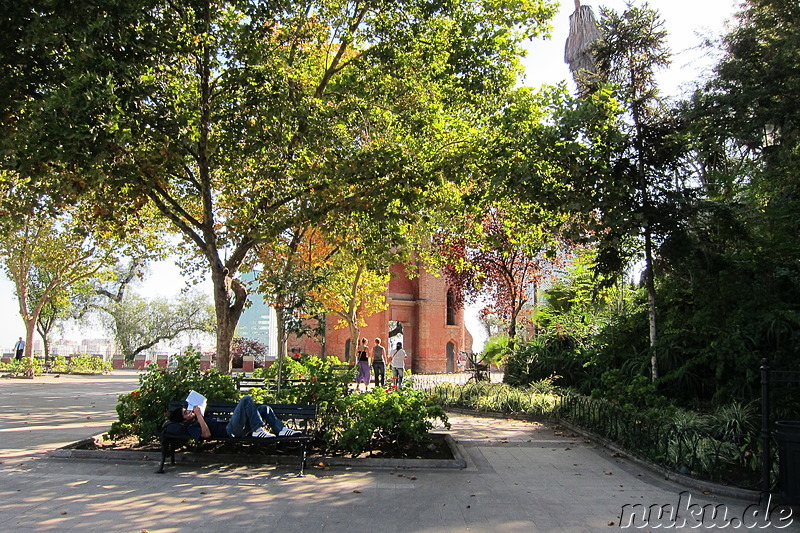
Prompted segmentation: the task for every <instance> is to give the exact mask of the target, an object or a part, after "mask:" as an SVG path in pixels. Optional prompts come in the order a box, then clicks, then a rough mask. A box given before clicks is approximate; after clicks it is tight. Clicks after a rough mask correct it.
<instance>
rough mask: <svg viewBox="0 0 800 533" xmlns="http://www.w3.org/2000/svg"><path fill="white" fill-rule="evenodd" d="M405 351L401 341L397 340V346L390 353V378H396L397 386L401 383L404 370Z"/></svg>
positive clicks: (406, 355)
mask: <svg viewBox="0 0 800 533" xmlns="http://www.w3.org/2000/svg"><path fill="white" fill-rule="evenodd" d="M406 357H408V354H406V351H405V350H404V349H403V343H402V342H398V343H397V348H396V349H395V351H394V353H393V354H392V379H396V380H397V388H398V389H399V388H400V385H402V384H403V376H404V374H405V372H406Z"/></svg>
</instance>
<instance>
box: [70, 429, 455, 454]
mask: <svg viewBox="0 0 800 533" xmlns="http://www.w3.org/2000/svg"><path fill="white" fill-rule="evenodd" d="M75 449H79V450H105V451H125V452H156V453H161V447H160V445H159V444H158V442H152V443H148V444H144V445H141V444H139V441H138V439H136V438H135V437H129V438H125V439H118V440H102V439H100V438H95V439H94V440H88V441H84V442H81V443H80V444H79V445H77V446H75ZM202 449H203V453H211V454H225V455H270V454H271V453H272V452H271V450H270V448H269V447H264V446H259V445H257V444H256V445H252V446H251V445H247V444H235V443H230V442H206V443H204V444H203V448H202ZM308 451H309V454H311V455H321V456H328V457H360V458H363V457H373V458H380V459H445V460H452V459H454V458H455V457H454V455H453V450H452V449H451V448H450V445H449V444H448V442H447V440H446V439H445V436H444V435H442V434H439V433H430V434H428V436H427V437H426V438H425V439H423V440H421V441H419V442H414V443H410V444H408V445H406V446H403V447H400V448H398V447H389V448H386V449H382V448H375V449H373V450H369V451H367V452H364V453H362V454H360V455H356V456H353V455H352V454H349V453H346V452H343V451H337V450H328V449H325V448H323V447H322V446H320V444H319V443H314V444H312V445H311V446H309V450H308Z"/></svg>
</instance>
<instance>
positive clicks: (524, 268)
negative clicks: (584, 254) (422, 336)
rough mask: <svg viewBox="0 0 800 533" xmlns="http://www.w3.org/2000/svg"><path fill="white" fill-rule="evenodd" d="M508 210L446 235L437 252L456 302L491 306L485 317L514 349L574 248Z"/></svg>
mask: <svg viewBox="0 0 800 533" xmlns="http://www.w3.org/2000/svg"><path fill="white" fill-rule="evenodd" d="M504 207H505V209H499V208H498V207H496V206H495V207H491V208H489V209H488V211H487V212H486V213H484V214H482V216H480V217H478V218H477V219H473V220H471V222H470V223H469V226H471V227H469V228H467V230H466V231H463V232H460V233H458V234H452V233H450V234H444V233H442V234H440V235H439V236H438V237H437V239H436V244H437V245H436V246H435V247H434V253H436V254H437V255H439V256H440V258H441V261H443V263H444V265H443V266H444V268H443V270H444V274H445V276H446V277H447V280H448V284H449V286H450V287H451V288H452V289H453V291H454V292H453V294H454V296H455V298H456V300H455V303H456V304H457V305H460V304H461V303H462V302H461V300H460V299H461V298H462V297H463V298H465V299H466V300H467V301H470V302H472V303H475V302H479V301H480V302H485V307H484V308H483V310H482V314H483V315H484V316H490V315H494V316H496V317H497V318H499V319H500V320H501V321H502V323H503V324H504V327H505V333H506V334H507V335H508V339H509V341H508V349H509V351H513V350H514V346H515V343H516V342H517V341H518V340H519V339H520V338H521V337H522V335H521V333H522V331H521V329H522V328H520V323H521V322H522V319H523V317H524V316H525V311H529V312H531V311H533V309H534V307H535V305H536V303H537V300H536V299H537V295H538V293H539V292H540V291H541V290H542V289H543V288H544V286H545V285H546V284H547V283H548V282H550V281H551V280H553V279H555V278H556V277H557V276H558V275H559V274H560V273H561V272H562V271H563V267H564V265H565V263H566V261H567V260H568V258H569V255H570V249H571V245H569V244H568V243H566V242H565V241H563V240H561V239H559V238H558V237H556V236H554V235H551V234H549V233H547V231H546V229H545V226H543V225H537V226H532V225H530V224H529V223H528V222H527V221H526V220H525V217H524V214H525V213H526V211H525V210H524V209H521V208H520V207H519V206H516V210H513V209H512V207H511V206H510V205H507V206H504ZM521 215H522V216H521Z"/></svg>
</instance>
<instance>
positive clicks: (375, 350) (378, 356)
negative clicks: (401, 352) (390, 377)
mask: <svg viewBox="0 0 800 533" xmlns="http://www.w3.org/2000/svg"><path fill="white" fill-rule="evenodd" d="M384 355H386V349H385V348H384V347H383V346H381V340H380V339H377V338H376V339H375V346H373V347H372V374H373V375H374V376H375V386H376V387H383V386H385V385H386V360H385V359H384V358H383V356H384Z"/></svg>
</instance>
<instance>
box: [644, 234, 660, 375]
mask: <svg viewBox="0 0 800 533" xmlns="http://www.w3.org/2000/svg"><path fill="white" fill-rule="evenodd" d="M652 240H653V239H652V236H651V234H650V228H649V226H648V227H647V228H645V232H644V256H645V270H644V283H645V288H646V289H647V304H648V313H647V314H648V318H649V323H650V378H651V379H652V380H653V381H656V380H657V379H658V358H657V357H656V331H657V330H656V284H655V275H654V273H653V242H652Z"/></svg>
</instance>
